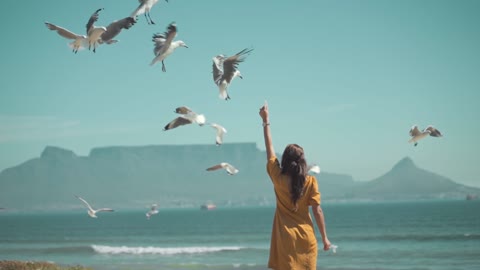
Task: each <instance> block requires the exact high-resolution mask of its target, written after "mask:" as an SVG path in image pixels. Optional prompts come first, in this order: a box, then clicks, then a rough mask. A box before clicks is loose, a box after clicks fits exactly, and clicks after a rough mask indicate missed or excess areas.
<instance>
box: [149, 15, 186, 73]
mask: <svg viewBox="0 0 480 270" xmlns="http://www.w3.org/2000/svg"><path fill="white" fill-rule="evenodd" d="M176 36H177V26H176V24H175V23H173V22H172V23H170V24H169V25H168V26H167V31H166V32H165V33H164V34H160V33H156V34H153V37H152V41H153V42H154V45H155V47H154V49H153V53H154V54H155V58H153V60H152V62H151V63H150V65H151V66H153V65H154V64H155V63H157V62H160V61H162V71H163V72H166V71H167V69H166V68H165V63H164V60H165V58H167V57H168V56H169V55H170V54H172V53H173V52H174V51H175V49H177V48H178V47H185V48H188V46H187V45H186V44H185V42H183V41H182V40H176V41H173V39H174V38H175V37H176Z"/></svg>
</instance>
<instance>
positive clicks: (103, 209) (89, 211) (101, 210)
mask: <svg viewBox="0 0 480 270" xmlns="http://www.w3.org/2000/svg"><path fill="white" fill-rule="evenodd" d="M75 197H77V198H78V199H79V200H80V201H82V202H83V203H84V204H85V205H86V206H87V208H88V211H87V213H88V215H89V216H91V217H92V218H97V215H96V214H97V213H98V212H113V209H111V208H100V209H97V210H95V209H93V208H92V207H91V206H90V204H89V203H88V202H87V201H85V200H84V199H82V198H81V197H78V196H77V195H75Z"/></svg>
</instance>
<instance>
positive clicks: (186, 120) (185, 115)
mask: <svg viewBox="0 0 480 270" xmlns="http://www.w3.org/2000/svg"><path fill="white" fill-rule="evenodd" d="M175 112H176V113H178V114H180V116H179V117H177V118H175V119H173V120H172V121H170V123H168V124H167V125H165V127H164V128H163V130H164V131H166V130H169V129H174V128H176V127H179V126H183V125H188V124H193V123H196V124H198V125H200V126H203V125H205V122H206V119H205V116H204V115H203V114H197V113H195V112H194V111H192V110H191V109H190V108H188V107H185V106H182V107H178V108H176V109H175Z"/></svg>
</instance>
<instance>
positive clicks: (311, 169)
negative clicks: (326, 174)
mask: <svg viewBox="0 0 480 270" xmlns="http://www.w3.org/2000/svg"><path fill="white" fill-rule="evenodd" d="M307 171H308V172H312V173H316V174H319V173H320V167H319V166H318V165H310V166H308V169H307Z"/></svg>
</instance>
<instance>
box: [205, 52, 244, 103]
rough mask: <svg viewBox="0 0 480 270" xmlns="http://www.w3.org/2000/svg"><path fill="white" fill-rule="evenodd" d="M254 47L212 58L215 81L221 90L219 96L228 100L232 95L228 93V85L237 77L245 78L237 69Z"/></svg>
mask: <svg viewBox="0 0 480 270" xmlns="http://www.w3.org/2000/svg"><path fill="white" fill-rule="evenodd" d="M252 51H253V49H243V50H241V51H240V52H238V53H237V54H235V55H233V56H230V57H226V56H224V55H223V54H219V55H217V56H215V57H213V58H212V60H213V65H212V66H213V81H214V82H215V84H216V85H217V86H218V90H219V91H220V95H219V98H221V99H225V100H228V99H230V96H229V95H228V93H227V89H228V86H229V85H230V84H231V83H232V80H233V79H234V78H235V77H239V78H240V79H243V77H242V74H241V73H240V71H239V70H238V69H237V68H238V64H239V63H241V62H243V61H245V59H246V57H247V56H248V55H249V54H250V52H252Z"/></svg>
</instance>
